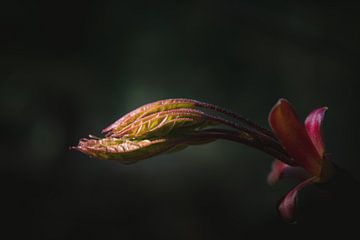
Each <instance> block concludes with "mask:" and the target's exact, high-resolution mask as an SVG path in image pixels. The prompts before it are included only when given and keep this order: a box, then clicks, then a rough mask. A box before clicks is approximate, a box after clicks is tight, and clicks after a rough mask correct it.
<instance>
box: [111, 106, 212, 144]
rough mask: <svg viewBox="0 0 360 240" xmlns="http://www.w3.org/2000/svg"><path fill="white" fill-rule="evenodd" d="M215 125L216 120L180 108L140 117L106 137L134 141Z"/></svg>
mask: <svg viewBox="0 0 360 240" xmlns="http://www.w3.org/2000/svg"><path fill="white" fill-rule="evenodd" d="M215 124H219V123H218V121H217V119H216V118H210V117H209V116H208V115H206V114H205V113H203V112H201V111H199V110H195V109H186V108H180V109H175V110H166V111H161V112H158V113H153V114H150V115H148V116H146V117H142V118H140V119H137V120H135V121H134V122H131V123H129V124H128V125H127V126H124V127H123V128H122V129H119V130H117V131H116V132H113V133H111V135H110V133H109V134H108V136H111V137H117V138H120V137H126V138H136V139H143V138H150V137H164V136H167V135H168V134H169V133H170V132H173V131H175V130H180V129H181V130H182V131H187V130H195V129H201V128H204V127H207V126H211V125H215Z"/></svg>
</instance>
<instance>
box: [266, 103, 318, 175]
mask: <svg viewBox="0 0 360 240" xmlns="http://www.w3.org/2000/svg"><path fill="white" fill-rule="evenodd" d="M269 124H270V126H271V128H272V130H273V132H274V133H275V135H276V136H277V137H278V139H279V141H280V143H281V144H282V146H283V147H284V148H285V150H286V151H287V152H288V154H289V155H290V156H291V157H293V158H294V160H295V162H296V163H297V164H298V165H299V166H302V167H303V168H305V169H306V170H308V171H309V172H310V173H311V174H312V175H315V176H319V175H320V172H321V163H320V162H321V159H322V157H321V156H320V155H319V153H318V151H317V150H316V148H315V146H314V144H313V143H312V141H311V139H310V137H309V136H308V134H307V131H306V129H305V126H304V124H303V123H301V122H300V121H299V119H298V118H297V116H296V114H295V111H294V109H293V108H292V106H291V105H290V103H289V102H288V101H287V100H285V99H280V100H279V101H278V102H277V103H276V104H275V106H274V107H273V109H272V110H271V112H270V114H269Z"/></svg>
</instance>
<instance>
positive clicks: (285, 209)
mask: <svg viewBox="0 0 360 240" xmlns="http://www.w3.org/2000/svg"><path fill="white" fill-rule="evenodd" d="M316 179H317V178H316V177H312V178H308V179H306V180H305V181H303V182H302V183H300V184H299V185H297V186H296V187H295V188H293V189H292V190H291V191H290V192H288V193H287V194H286V195H285V197H284V198H283V199H282V201H281V203H280V205H279V208H278V209H279V213H280V216H281V217H282V218H283V219H284V220H286V221H288V222H292V221H294V215H295V209H296V199H297V195H298V193H299V191H300V190H301V189H303V188H304V187H306V186H308V185H310V184H312V183H313V182H314V181H315V180H316Z"/></svg>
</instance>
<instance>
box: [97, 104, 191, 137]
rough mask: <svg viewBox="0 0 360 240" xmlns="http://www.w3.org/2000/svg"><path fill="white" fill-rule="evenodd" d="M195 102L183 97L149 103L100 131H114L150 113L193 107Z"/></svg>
mask: <svg viewBox="0 0 360 240" xmlns="http://www.w3.org/2000/svg"><path fill="white" fill-rule="evenodd" d="M195 104H196V103H195V101H194V100H191V99H183V98H175V99H165V100H160V101H156V102H153V103H149V104H146V105H143V106H141V107H139V108H137V109H135V110H133V111H131V112H129V113H128V114H126V115H124V116H123V117H121V118H120V119H119V120H117V121H115V122H114V123H113V124H111V125H110V126H108V127H107V128H105V129H103V130H102V132H103V133H112V132H116V131H117V130H119V129H122V128H123V127H124V126H126V125H128V124H129V123H131V122H134V121H135V120H137V119H140V118H143V117H146V116H148V115H150V114H152V113H156V112H161V111H166V110H172V109H178V108H195Z"/></svg>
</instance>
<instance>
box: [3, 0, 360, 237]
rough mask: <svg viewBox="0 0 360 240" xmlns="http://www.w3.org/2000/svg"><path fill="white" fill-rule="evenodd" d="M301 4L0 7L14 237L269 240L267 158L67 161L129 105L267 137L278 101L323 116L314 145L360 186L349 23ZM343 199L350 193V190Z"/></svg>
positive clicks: (275, 225)
mask: <svg viewBox="0 0 360 240" xmlns="http://www.w3.org/2000/svg"><path fill="white" fill-rule="evenodd" d="M357 5H358V4H353V5H348V4H333V5H332V4H329V3H327V4H320V3H319V4H316V3H314V2H313V3H306V2H305V1H295V2H291V3H289V2H288V1H275V2H274V1H250V0H248V1H235V0H233V1H215V0H212V1H205V0H203V1H200V0H196V1H195V0H194V1H189V2H185V1H182V2H180V1H162V2H160V1H115V0H114V1H97V2H95V1H35V2H33V1H9V2H8V3H1V4H0V20H1V21H0V24H1V36H0V41H1V48H0V50H1V55H0V61H1V65H0V66H1V68H0V70H1V72H0V74H1V75H0V78H1V82H0V100H1V102H0V104H1V105H0V106H1V112H0V125H1V138H2V140H1V141H2V143H1V145H0V152H1V161H0V171H1V172H0V175H1V177H2V178H3V179H4V180H3V181H2V183H3V184H4V188H2V189H3V194H2V197H1V198H2V199H3V200H6V203H5V204H3V205H2V206H3V208H4V210H7V211H6V212H7V213H8V214H5V215H3V218H4V219H6V222H7V223H8V224H9V226H12V227H14V228H13V229H12V228H8V229H11V230H10V231H11V233H12V234H13V235H15V236H16V235H17V234H24V236H27V238H28V239H29V238H31V237H35V238H36V239H41V238H45V239H51V238H57V239H81V238H84V237H85V238H88V239H89V238H97V239H135V238H145V237H149V238H150V237H157V238H164V239H229V238H230V237H236V238H239V239H241V238H244V237H248V236H253V235H254V234H255V235H260V234H261V233H262V230H266V231H270V232H271V233H274V234H277V232H278V231H279V232H282V231H283V229H286V228H289V226H287V225H284V224H283V223H282V222H281V221H280V220H279V219H278V217H277V213H276V204H277V201H278V199H279V198H280V197H281V196H283V194H285V192H286V191H287V190H288V189H290V188H291V186H293V182H291V181H290V182H284V183H281V184H279V185H278V186H275V187H273V188H271V187H269V186H267V184H266V181H265V179H266V175H267V173H268V171H269V169H270V164H271V161H272V158H271V157H269V156H267V155H265V154H263V153H260V152H258V151H256V150H253V149H250V148H248V147H245V146H241V145H239V144H235V143H231V142H225V141H218V142H215V143H211V144H208V145H205V146H199V147H193V148H189V149H186V150H185V151H182V152H179V153H175V154H171V155H162V156H158V157H154V158H152V159H150V160H146V161H144V162H139V163H137V164H135V165H131V166H124V165H121V164H119V163H117V162H113V161H100V160H96V159H91V158H88V157H87V156H85V155H82V154H80V153H78V152H73V151H69V150H68V148H69V146H72V145H76V144H77V142H78V139H79V138H81V137H85V136H87V134H89V133H91V134H95V135H100V130H101V129H102V128H104V127H105V126H107V125H108V124H110V123H111V122H112V121H114V120H116V119H117V118H118V117H120V116H121V115H123V114H124V113H126V112H128V111H130V110H132V109H134V108H136V107H138V106H139V105H142V104H145V103H148V102H151V101H154V100H158V99H164V98H174V97H185V98H193V99H197V100H202V101H206V102H211V103H215V104H218V105H220V106H223V107H225V108H228V109H231V110H233V111H236V112H238V113H241V114H242V115H244V116H247V117H249V118H250V119H252V120H254V121H256V122H258V123H260V124H262V125H264V126H267V114H268V112H269V111H270V109H271V107H272V106H273V104H274V103H275V102H276V101H277V99H278V98H280V97H285V98H287V99H289V100H290V101H291V102H292V103H293V104H294V106H295V107H296V109H297V111H298V114H299V116H301V118H302V119H304V118H305V117H306V114H307V113H309V112H310V111H311V110H313V109H314V108H316V107H320V106H324V105H326V106H328V107H329V110H328V113H327V117H326V120H325V128H324V134H325V137H326V139H325V142H326V145H327V150H328V152H329V153H331V156H332V158H333V160H334V161H335V162H336V163H337V164H338V165H340V166H342V167H344V168H345V169H348V170H349V171H350V172H351V173H352V174H353V175H354V176H355V177H357V178H358V179H359V175H360V174H359V170H360V164H359V158H358V150H359V137H358V136H359V128H358V122H359V117H360V109H359V107H358V105H357V102H358V98H359V88H358V87H357V86H356V83H357V82H358V81H359V77H360V70H359V62H360V61H359V60H360V48H359V45H360V42H359V41H360V24H359V23H360V15H359V10H360V8H359V7H358V6H357ZM345 187H346V186H345Z"/></svg>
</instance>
